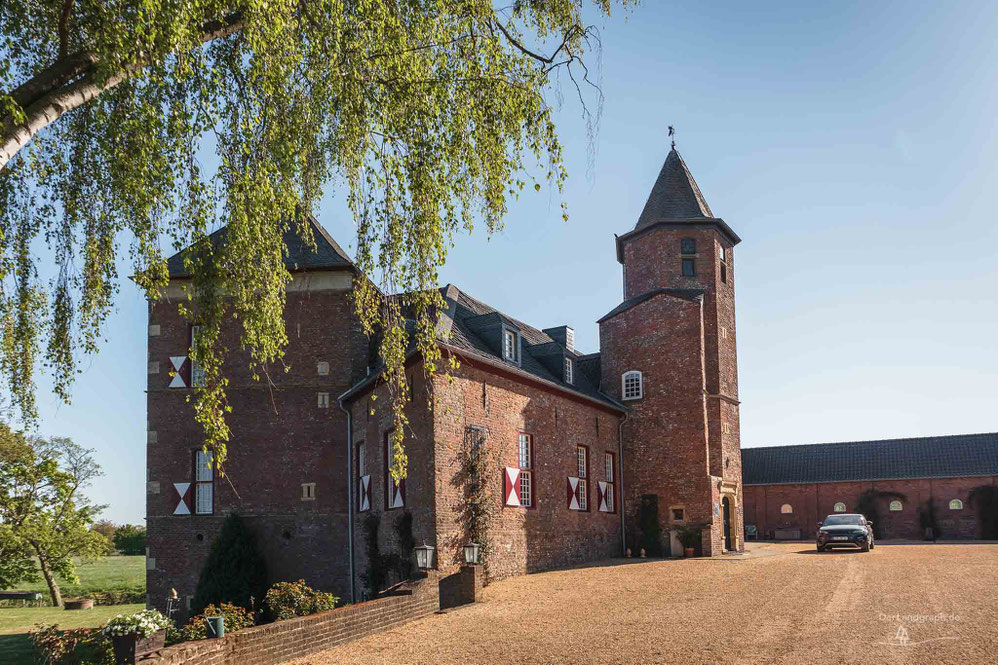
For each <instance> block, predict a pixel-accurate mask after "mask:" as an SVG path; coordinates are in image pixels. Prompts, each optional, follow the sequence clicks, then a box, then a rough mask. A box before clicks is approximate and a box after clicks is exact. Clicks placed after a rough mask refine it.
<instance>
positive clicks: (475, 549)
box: [464, 543, 482, 564]
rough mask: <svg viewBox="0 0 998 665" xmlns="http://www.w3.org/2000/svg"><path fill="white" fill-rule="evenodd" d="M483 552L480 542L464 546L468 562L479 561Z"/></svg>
mask: <svg viewBox="0 0 998 665" xmlns="http://www.w3.org/2000/svg"><path fill="white" fill-rule="evenodd" d="M481 554H482V546H481V545H479V544H478V543H468V544H467V545H465V546H464V562H465V563H468V564H476V563H478V559H479V557H480V556H481Z"/></svg>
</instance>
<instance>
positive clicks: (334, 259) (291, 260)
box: [167, 215, 354, 278]
mask: <svg viewBox="0 0 998 665" xmlns="http://www.w3.org/2000/svg"><path fill="white" fill-rule="evenodd" d="M308 221H309V224H311V225H312V239H313V240H314V241H315V250H313V249H312V248H311V247H310V246H309V245H308V244H306V242H305V241H304V239H303V238H302V237H301V235H300V234H299V233H298V231H297V229H296V228H291V229H288V231H286V232H285V234H284V244H285V245H286V246H287V247H288V255H287V256H286V257H285V259H284V265H285V266H287V268H288V270H289V271H290V272H300V271H305V270H322V269H329V270H336V269H352V268H353V267H354V264H353V261H351V260H350V257H349V256H348V255H347V253H346V252H345V251H343V248H342V247H340V245H339V243H337V242H336V241H335V240H333V237H332V236H330V235H329V232H328V231H326V229H324V228H323V227H322V225H321V224H319V222H317V221H316V220H315V218H314V217H312V216H311V215H309V217H308ZM227 231H228V227H225V226H223V227H222V228H220V229H219V230H217V231H215V232H214V233H212V234H211V235H210V236H208V237H207V238H205V242H207V243H210V244H211V245H212V246H213V247H218V246H220V245H221V244H222V243H224V242H225V236H226V233H227ZM192 249H193V246H192V247H187V248H185V249H183V250H181V251H180V252H177V253H176V254H174V255H173V256H171V257H170V258H169V259H167V268H168V269H169V271H170V277H171V278H180V277H190V273H189V272H188V271H187V269H186V268H184V258H185V257H186V256H187V255H188V253H189V252H191V251H192Z"/></svg>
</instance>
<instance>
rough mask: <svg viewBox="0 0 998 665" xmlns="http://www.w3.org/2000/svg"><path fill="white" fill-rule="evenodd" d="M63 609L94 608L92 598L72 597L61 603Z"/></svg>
mask: <svg viewBox="0 0 998 665" xmlns="http://www.w3.org/2000/svg"><path fill="white" fill-rule="evenodd" d="M62 607H63V609H67V610H92V609H93V608H94V599H93V598H74V599H73V600H66V601H63V603H62Z"/></svg>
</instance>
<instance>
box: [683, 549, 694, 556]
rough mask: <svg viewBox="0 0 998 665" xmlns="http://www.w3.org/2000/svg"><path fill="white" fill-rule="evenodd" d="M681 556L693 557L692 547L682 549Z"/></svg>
mask: <svg viewBox="0 0 998 665" xmlns="http://www.w3.org/2000/svg"><path fill="white" fill-rule="evenodd" d="M683 556H685V557H686V558H689V557H691V556H693V548H692V547H687V548H685V549H683Z"/></svg>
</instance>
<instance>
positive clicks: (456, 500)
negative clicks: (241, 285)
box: [147, 147, 744, 609]
mask: <svg viewBox="0 0 998 665" xmlns="http://www.w3.org/2000/svg"><path fill="white" fill-rule="evenodd" d="M309 223H311V224H312V232H313V235H314V240H315V244H316V248H315V250H313V249H312V248H311V247H310V246H308V245H307V244H306V243H304V242H303V241H302V239H301V238H300V237H299V236H298V234H297V233H295V232H289V233H288V234H287V235H286V236H285V239H284V241H285V243H286V244H287V247H288V258H287V266H288V268H289V270H290V271H291V273H292V276H293V281H292V282H291V284H290V286H289V288H288V294H287V304H286V309H285V323H286V327H287V334H288V346H287V349H286V354H287V355H286V362H287V364H288V365H290V367H291V370H290V371H289V372H287V373H285V372H283V371H281V372H272V373H271V374H270V376H269V380H270V381H271V382H272V386H268V385H266V384H265V383H262V382H257V381H254V380H252V378H251V376H250V374H249V371H248V369H247V358H246V357H245V355H242V354H240V353H234V354H233V356H232V357H231V358H230V359H229V360H228V361H227V363H226V367H225V371H226V374H227V376H228V377H229V379H230V385H229V388H228V399H229V403H230V405H231V407H232V412H231V414H230V415H229V423H230V426H231V431H232V437H231V443H230V445H229V451H230V456H229V459H228V461H227V462H226V465H225V471H226V475H225V477H219V475H218V473H217V470H216V469H215V468H214V466H213V465H212V464H211V460H210V458H207V457H206V456H205V454H204V452H203V451H202V450H201V448H202V437H201V431H200V428H199V426H198V425H197V424H196V423H195V421H194V418H193V412H192V409H191V405H190V404H189V403H188V402H187V398H188V396H190V394H191V392H192V390H195V389H196V387H197V385H198V383H199V373H198V369H197V367H194V366H192V363H191V361H190V358H189V348H190V345H191V340H192V337H193V336H194V335H196V334H197V328H196V326H193V327H192V326H191V325H190V324H189V323H188V322H187V321H186V320H184V319H183V318H181V316H180V315H179V314H178V312H177V301H178V299H182V298H185V297H186V295H185V292H184V290H183V287H184V285H186V284H189V283H190V275H188V274H187V273H186V271H185V269H184V253H183V252H181V253H180V254H178V255H176V256H174V257H172V258H171V259H170V261H169V267H170V276H171V283H170V286H169V287H168V289H167V297H166V298H165V299H163V300H161V301H159V302H156V303H150V305H149V322H148V323H149V329H148V330H149V338H148V340H149V357H148V363H149V367H150V372H149V377H148V378H149V381H148V421H149V431H148V439H147V441H148V442H147V451H148V458H147V459H148V469H147V476H148V477H147V480H148V500H147V513H148V517H147V525H148V546H149V552H148V555H149V558H148V561H149V563H148V573H147V580H148V592H149V603H150V604H151V605H152V606H155V607H158V608H160V609H164V607H165V604H166V598H167V595H168V594H169V592H170V589H171V588H175V589H177V591H178V592H179V593H180V595H181V597H182V598H184V599H190V598H191V597H192V596H193V594H194V592H195V587H196V584H197V579H198V575H199V573H200V570H201V566H202V564H203V562H204V560H205V558H206V557H207V554H208V550H209V548H210V546H211V543H212V541H213V539H214V538H215V536H216V535H217V534H218V532H219V530H220V528H221V524H222V522H223V521H224V519H225V516H226V515H228V514H230V513H232V512H237V513H239V514H240V515H242V516H243V517H244V518H245V520H246V523H247V525H248V526H249V528H250V529H251V530H252V531H253V532H254V533H255V535H256V538H257V542H258V545H259V548H260V550H261V552H262V554H263V556H264V558H265V560H266V562H267V566H268V571H269V575H270V577H271V578H272V581H279V580H296V579H299V578H302V579H305V580H306V581H307V583H308V584H310V585H311V586H313V587H316V588H321V589H323V590H328V591H332V592H334V593H336V594H338V595H340V596H341V597H343V598H344V599H345V600H358V601H359V600H361V597H362V593H363V589H364V588H365V585H364V582H363V580H364V579H365V577H366V575H367V573H368V572H369V571H368V570H367V560H368V558H367V556H366V552H365V528H364V524H365V522H366V521H367V520H368V516H369V515H370V514H372V513H377V514H378V515H380V526H379V541H380V548H381V549H382V550H383V551H384V552H392V551H396V550H397V548H398V543H397V542H396V539H397V536H396V531H395V528H394V527H395V523H396V521H397V519H398V516H400V515H402V514H404V513H405V512H406V511H408V512H409V513H411V514H412V518H413V519H412V530H413V539H414V541H415V543H416V544H423V543H425V544H427V545H431V546H433V547H434V550H435V553H436V562H435V565H436V566H437V567H438V568H439V569H441V570H442V571H457V569H458V568H459V566H460V565H461V563H462V562H463V553H462V550H463V547H464V545H465V544H466V543H467V540H468V538H467V534H466V533H465V527H464V525H463V522H462V518H461V513H462V510H463V507H464V499H463V496H464V485H463V484H462V483H463V482H464V480H463V479H462V473H463V472H462V463H461V460H462V456H463V455H464V454H465V453H466V452H467V451H468V450H469V449H470V447H472V446H476V445H480V444H481V442H485V444H486V445H487V446H488V447H489V450H490V451H492V453H494V455H495V458H496V463H495V468H494V469H492V472H491V473H490V476H489V478H488V479H487V480H488V482H489V483H490V490H491V496H492V497H493V498H494V501H495V503H496V505H495V506H494V507H495V509H496V514H497V517H496V519H495V521H494V523H493V525H492V530H491V532H490V547H491V552H490V554H489V560H488V570H489V575H490V577H492V578H493V579H496V578H502V577H507V576H511V575H518V574H523V573H528V572H533V571H539V570H545V569H551V568H555V567H559V566H565V565H570V564H576V563H580V562H585V561H591V560H597V559H605V558H608V557H615V556H622V555H623V553H624V551H625V550H626V549H627V548H636V547H637V545H636V544H637V543H638V542H639V538H640V534H639V525H638V521H637V514H638V506H639V505H640V504H641V502H642V501H647V500H649V499H652V500H653V501H654V503H656V504H657V506H658V521H659V527H660V528H661V529H662V532H663V534H664V535H663V542H662V544H663V548H664V552H665V553H666V554H673V555H681V554H682V548H681V546H680V545H679V543H678V541H677V540H676V539H675V537H674V536H672V535H670V533H671V532H670V529H671V528H672V527H674V526H677V525H680V524H687V525H697V526H698V527H699V528H700V529H701V544H700V545H699V546H698V548H697V550H698V553H700V554H703V555H716V554H720V553H722V552H723V551H725V549H731V550H741V549H743V547H744V543H743V542H742V541H743V535H742V534H743V512H744V511H743V499H742V480H741V476H742V462H741V449H740V444H739V424H738V422H739V421H738V409H739V401H738V372H737V358H736V353H735V297H734V285H735V278H736V272H735V263H734V247H735V245H737V244H738V242H739V240H740V239H739V238H738V236H737V235H735V233H734V232H733V231H732V230H731V228H730V227H729V226H728V225H727V224H726V223H725V222H724V220H722V219H720V218H718V217H715V216H714V215H713V213H712V212H711V210H710V208H709V206H708V205H707V202H706V200H705V199H704V197H703V195H702V194H701V192H700V189H699V187H698V186H697V184H696V182H695V181H694V179H693V177H692V175H691V174H690V172H689V170H688V168H687V166H686V164H685V162H684V161H683V159H682V158H681V157H680V155H679V153H678V152H677V151H676V150H675V148H674V147H673V149H672V150H671V151H670V152H669V153H668V156H667V158H666V160H665V163H664V165H663V167H662V169H661V172H660V173H659V175H658V178H657V179H656V181H655V183H654V185H653V187H652V190H651V194H650V195H649V197H648V201H647V203H646V204H645V206H644V209H643V210H642V211H641V214H640V216H639V218H638V221H637V224H636V225H635V226H634V227H633V228H632V229H631V230H629V231H627V232H626V233H623V234H621V235H619V236H618V237H617V238H616V252H617V259H618V261H619V262H620V264H621V266H622V270H623V284H624V289H623V294H622V301H621V302H620V303H619V304H618V305H617V306H616V307H614V308H612V309H611V310H610V311H609V312H608V313H607V314H606V315H605V316H603V317H602V318H601V319H600V320H599V340H600V349H599V351H598V352H595V353H585V352H583V351H581V350H579V349H576V348H575V341H574V332H573V330H572V328H571V327H569V326H567V325H556V324H557V322H547V323H548V324H549V325H551V326H552V327H549V328H543V329H539V328H534V327H532V326H530V325H527V324H525V323H523V322H521V321H519V320H517V319H515V318H513V317H512V316H509V315H507V314H506V313H504V312H500V311H498V310H496V309H495V308H493V307H490V306H488V305H486V304H485V303H484V302H482V301H480V300H478V299H476V298H474V297H472V296H471V295H470V294H467V293H465V292H464V291H462V290H461V289H460V288H458V287H457V286H454V285H447V286H444V287H441V289H440V292H441V295H442V296H443V298H444V300H445V303H446V307H445V308H444V309H442V310H441V311H439V312H437V313H436V318H437V337H438V340H439V343H440V345H441V348H442V350H443V352H444V353H445V354H448V355H454V356H456V357H457V359H458V360H459V361H460V367H459V368H458V369H457V370H455V371H454V372H453V376H452V380H448V379H447V378H446V377H444V376H441V375H436V376H433V377H429V376H427V375H425V374H424V371H423V367H422V361H421V359H420V358H419V357H418V355H417V354H415V353H413V354H411V355H410V357H409V359H408V361H407V375H408V378H409V380H410V381H411V383H412V393H411V403H410V405H409V406H408V409H409V418H410V421H411V432H407V435H406V445H407V453H408V456H409V468H408V476H407V478H406V479H405V481H404V482H403V483H400V484H399V485H398V486H396V485H395V483H393V482H392V481H391V480H390V476H389V473H388V465H387V463H386V462H387V459H388V455H387V452H388V451H387V436H388V433H389V431H390V425H391V414H390V406H389V402H390V400H389V398H388V395H387V390H386V386H385V385H384V384H383V383H382V382H381V381H380V371H381V367H380V364H379V362H378V360H377V354H376V349H377V340H376V339H368V338H367V337H366V336H365V335H364V334H363V332H362V331H361V327H360V324H359V321H358V319H357V317H356V315H355V314H354V312H353V310H352V308H351V304H350V291H351V289H352V288H353V280H354V278H355V277H356V276H357V269H356V267H355V266H354V264H353V262H352V261H351V259H350V258H349V257H348V256H347V254H346V253H345V252H344V251H343V250H342V248H341V247H340V246H339V245H338V244H337V243H336V241H335V240H333V238H331V237H330V236H329V234H328V233H326V231H325V230H324V229H323V228H322V227H321V226H319V225H318V223H317V222H315V221H314V220H311V219H310V220H309ZM224 234H225V229H224V228H223V229H221V230H220V231H218V232H217V233H216V236H215V237H213V238H212V239H211V242H224ZM185 251H189V250H185ZM238 334H239V330H238V327H237V326H236V325H233V326H231V327H229V328H226V329H225V330H223V340H222V341H223V343H226V344H227V346H228V347H229V348H238V343H237V339H238ZM153 367H156V368H157V371H155V372H154V371H153V369H152V368H153ZM159 368H163V369H159ZM164 370H166V371H164ZM430 403H432V405H433V408H432V409H429V408H427V407H428V404H430ZM351 534H352V539H351ZM635 551H637V550H636V549H635ZM183 605H184V603H182V606H183Z"/></svg>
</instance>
